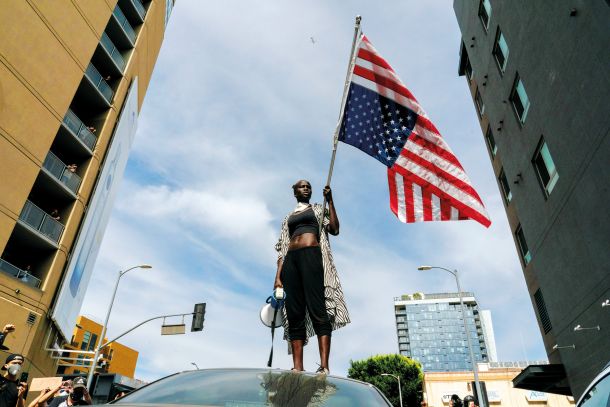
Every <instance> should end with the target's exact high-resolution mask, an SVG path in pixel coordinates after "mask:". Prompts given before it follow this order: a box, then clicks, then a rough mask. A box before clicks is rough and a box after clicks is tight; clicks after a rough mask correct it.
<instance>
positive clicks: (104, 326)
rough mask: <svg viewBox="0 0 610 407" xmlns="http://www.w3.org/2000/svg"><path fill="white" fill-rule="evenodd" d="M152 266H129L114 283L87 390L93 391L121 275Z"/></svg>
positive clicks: (90, 368) (88, 377)
mask: <svg viewBox="0 0 610 407" xmlns="http://www.w3.org/2000/svg"><path fill="white" fill-rule="evenodd" d="M150 268H152V266H150V265H148V264H141V265H139V266H133V267H130V268H128V269H127V270H124V271H120V270H119V275H118V277H117V279H116V284H115V285H114V291H113V292H112V298H111V299H110V305H109V306H108V312H107V313H106V320H105V321H104V325H102V334H101V335H100V344H99V346H97V347H96V348H95V354H94V355H93V360H92V361H91V363H89V375H88V376H87V390H89V391H91V385H92V383H91V382H92V381H93V373H94V372H95V368H96V367H97V358H98V357H99V356H100V350H101V349H102V347H103V346H104V345H103V342H104V335H106V328H107V326H108V319H109V318H110V311H112V304H113V303H114V297H115V296H116V291H117V288H119V281H121V277H123V276H124V275H125V274H126V273H127V272H128V271H131V270H133V269H150Z"/></svg>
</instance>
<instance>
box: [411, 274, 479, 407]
mask: <svg viewBox="0 0 610 407" xmlns="http://www.w3.org/2000/svg"><path fill="white" fill-rule="evenodd" d="M417 269H418V270H421V271H424V270H431V269H440V270H445V271H446V272H448V273H451V274H453V277H455V283H456V284H457V289H458V296H459V297H460V309H461V310H462V319H463V320H464V333H465V334H466V340H467V341H468V351H469V352H470V363H471V364H472V372H473V373H474V385H475V387H476V389H477V396H478V397H477V398H478V399H479V406H481V407H486V406H485V398H484V397H483V393H482V392H481V384H480V383H479V369H478V367H477V362H476V361H475V359H474V352H473V351H472V343H471V340H470V335H469V334H468V326H467V325H466V312H465V311H464V301H463V300H462V288H461V286H460V279H459V278H458V271H457V270H449V269H446V268H444V267H437V266H419V267H418V268H417Z"/></svg>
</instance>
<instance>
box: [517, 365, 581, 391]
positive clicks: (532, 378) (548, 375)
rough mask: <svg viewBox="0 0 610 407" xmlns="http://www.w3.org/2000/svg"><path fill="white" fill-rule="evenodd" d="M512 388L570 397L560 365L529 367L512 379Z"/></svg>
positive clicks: (562, 368)
mask: <svg viewBox="0 0 610 407" xmlns="http://www.w3.org/2000/svg"><path fill="white" fill-rule="evenodd" d="M513 386H515V387H516V388H518V389H525V390H535V391H542V392H546V393H555V394H563V395H566V396H572V390H571V389H570V386H569V385H568V379H567V376H566V370H565V368H564V367H563V365H562V364H552V365H529V366H528V367H526V368H525V369H523V370H522V371H521V373H519V374H518V375H517V376H516V377H515V378H514V379H513Z"/></svg>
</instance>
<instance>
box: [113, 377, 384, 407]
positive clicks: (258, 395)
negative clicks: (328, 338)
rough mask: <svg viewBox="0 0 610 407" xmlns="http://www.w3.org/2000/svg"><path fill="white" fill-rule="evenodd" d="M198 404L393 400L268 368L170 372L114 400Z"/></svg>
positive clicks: (330, 404)
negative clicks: (168, 374)
mask: <svg viewBox="0 0 610 407" xmlns="http://www.w3.org/2000/svg"><path fill="white" fill-rule="evenodd" d="M140 403H143V404H174V405H176V404H177V405H200V406H224V407H237V406H240V407H241V406H248V407H250V406H266V407H284V406H290V407H308V406H316V407H317V406H325V407H326V406H327V407H354V406H363V407H364V406H366V407H369V406H389V405H390V404H388V403H387V402H386V401H385V400H384V398H383V397H382V396H381V395H380V393H379V392H378V391H377V390H376V389H375V388H374V387H372V386H370V385H368V384H365V383H360V382H357V381H353V380H348V379H341V378H336V377H331V376H329V377H327V376H324V375H317V376H316V375H311V374H301V373H293V372H285V371H273V370H269V371H265V370H247V369H244V370H222V369H218V370H199V371H193V372H185V373H180V374H177V375H173V376H169V377H167V378H165V379H162V380H159V381H157V382H155V383H152V384H150V385H148V386H146V387H144V388H142V389H140V390H137V391H135V392H133V393H132V394H129V395H127V396H125V397H123V398H122V399H120V400H118V401H117V402H115V403H113V404H140Z"/></svg>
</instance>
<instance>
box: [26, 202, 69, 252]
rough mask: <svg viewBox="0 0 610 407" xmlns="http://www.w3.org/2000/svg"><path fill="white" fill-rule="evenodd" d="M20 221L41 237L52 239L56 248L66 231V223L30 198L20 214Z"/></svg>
mask: <svg viewBox="0 0 610 407" xmlns="http://www.w3.org/2000/svg"><path fill="white" fill-rule="evenodd" d="M19 223H20V224H22V225H25V226H27V228H28V229H30V230H33V231H34V233H35V234H36V235H38V236H39V237H41V238H43V239H45V240H48V241H50V242H51V243H52V244H53V245H52V247H54V248H57V244H58V243H59V239H60V238H61V235H62V233H63V231H64V225H62V224H61V223H60V222H59V221H57V220H55V219H53V218H52V217H51V215H49V214H48V213H46V212H45V211H43V210H42V209H40V208H39V207H38V206H36V205H35V204H34V203H33V202H31V201H29V200H28V201H25V205H24V206H23V210H22V211H21V215H19Z"/></svg>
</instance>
